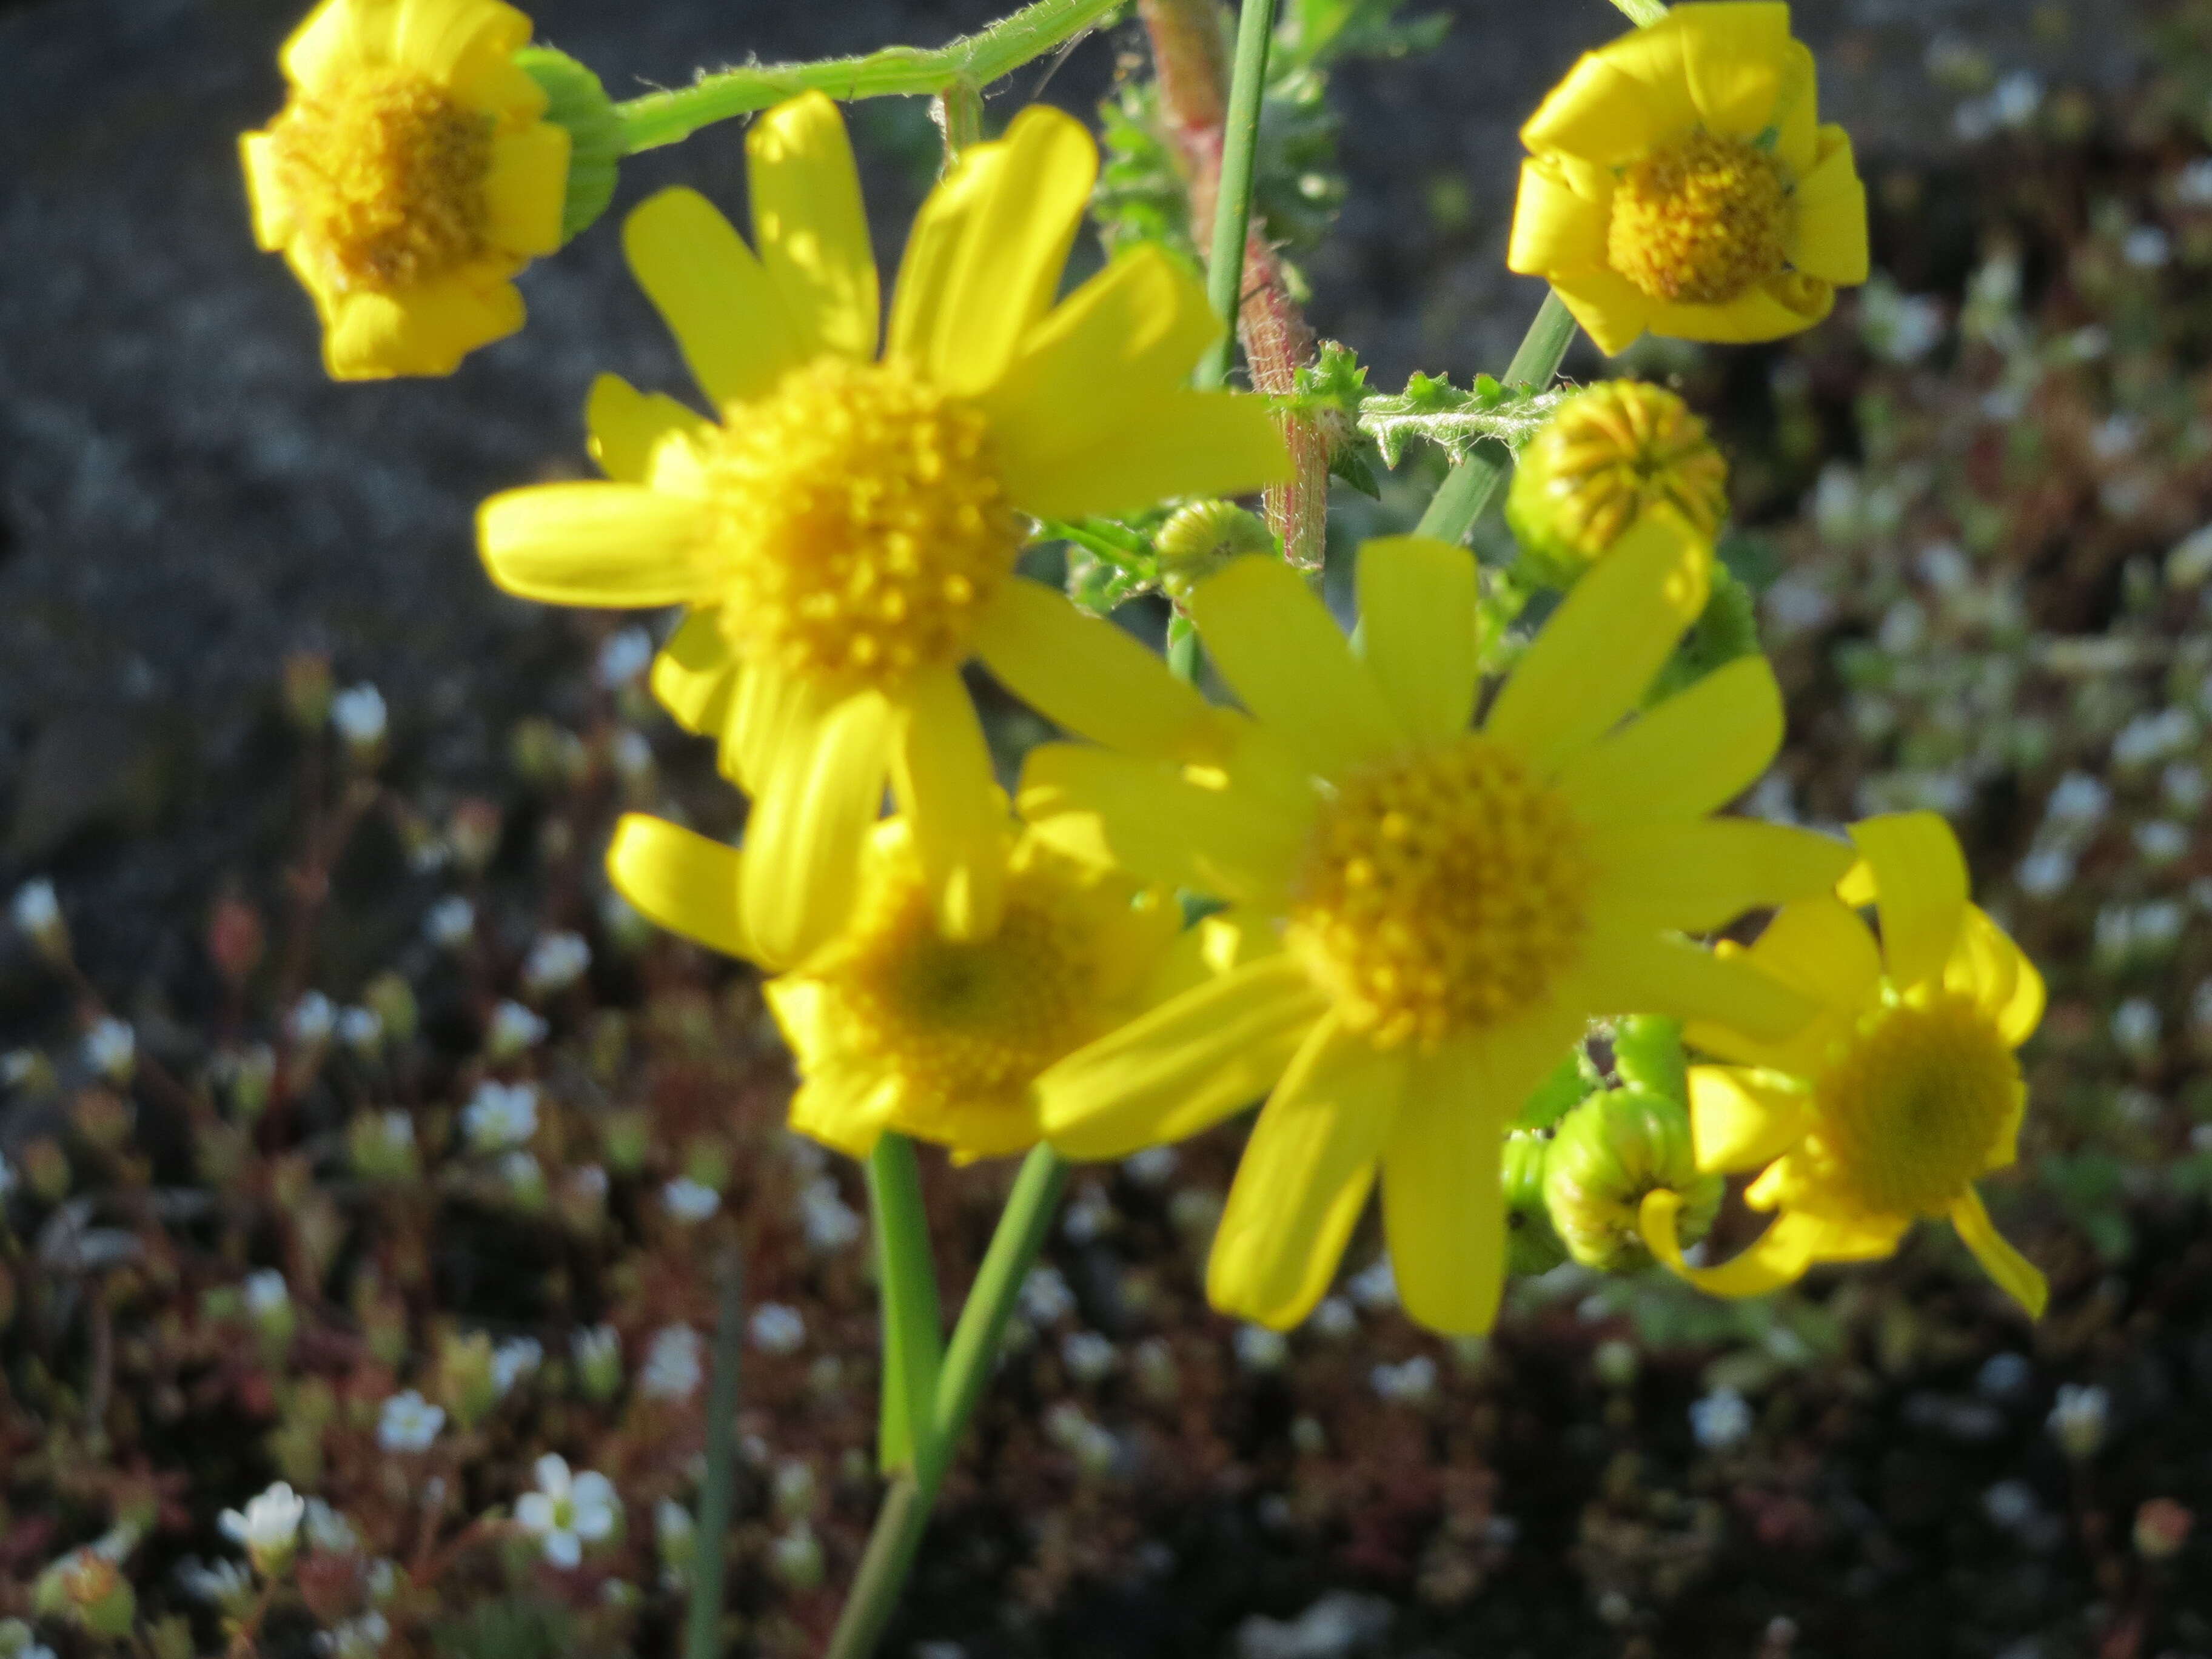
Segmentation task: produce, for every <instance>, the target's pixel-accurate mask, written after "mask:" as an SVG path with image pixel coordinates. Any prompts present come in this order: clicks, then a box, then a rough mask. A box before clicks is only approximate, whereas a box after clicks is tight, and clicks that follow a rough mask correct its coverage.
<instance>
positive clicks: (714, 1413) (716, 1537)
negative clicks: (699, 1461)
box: [684, 1245, 745, 1659]
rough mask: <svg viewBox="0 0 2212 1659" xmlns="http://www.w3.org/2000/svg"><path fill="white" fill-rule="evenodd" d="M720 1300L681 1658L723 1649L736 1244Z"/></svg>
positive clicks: (734, 1428)
mask: <svg viewBox="0 0 2212 1659" xmlns="http://www.w3.org/2000/svg"><path fill="white" fill-rule="evenodd" d="M714 1276H715V1279H717V1280H718V1281H719V1283H720V1290H721V1305H720V1308H719V1309H718V1310H716V1312H715V1316H714V1372H713V1375H712V1377H711V1378H710V1380H709V1381H708V1385H707V1478H706V1480H705V1482H704V1483H703V1484H702V1486H701V1488H700V1492H699V1527H698V1530H697V1531H696V1533H695V1534H693V1535H694V1536H695V1537H696V1539H697V1543H696V1545H695V1546H694V1547H693V1549H692V1553H691V1607H690V1613H689V1616H688V1617H687V1618H686V1619H685V1620H684V1659H719V1656H720V1653H721V1651H722V1552H723V1547H724V1546H725V1545H726V1543H727V1542H728V1540H729V1535H730V1519H731V1516H732V1515H734V1514H735V1513H736V1510H737V1486H738V1357H739V1354H740V1353H741V1352H742V1350H743V1347H744V1305H745V1289H744V1258H743V1257H742V1256H740V1255H738V1249H737V1247H736V1246H735V1245H732V1246H730V1247H728V1248H727V1249H725V1250H724V1251H723V1252H722V1254H721V1255H720V1258H719V1260H718V1261H716V1264H715V1270H714Z"/></svg>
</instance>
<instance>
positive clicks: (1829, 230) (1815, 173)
mask: <svg viewBox="0 0 2212 1659" xmlns="http://www.w3.org/2000/svg"><path fill="white" fill-rule="evenodd" d="M1820 150H1821V155H1820V163H1819V165H1818V166H1816V167H1814V169H1813V170H1812V172H1810V173H1808V174H1806V176H1805V177H1804V178H1802V179H1799V180H1798V181H1797V191H1796V198H1795V202H1794V210H1795V211H1796V229H1795V232H1794V233H1793V234H1792V235H1791V237H1790V248H1789V253H1790V264H1793V265H1795V266H1796V267H1797V269H1798V270H1802V271H1805V272H1807V273H1808V275H1811V276H1818V277H1820V278H1821V279H1822V280H1823V281H1826V282H1830V283H1836V284H1838V286H1842V287H1848V286H1850V285H1851V284H1853V283H1863V282H1864V281H1866V279H1867V200H1866V186H1865V185H1863V184H1861V183H1860V182H1859V175H1858V170H1857V167H1855V166H1853V164H1852V161H1851V141H1850V135H1848V134H1847V133H1845V132H1844V130H1843V129H1842V128H1841V127H1822V128H1821V129H1820Z"/></svg>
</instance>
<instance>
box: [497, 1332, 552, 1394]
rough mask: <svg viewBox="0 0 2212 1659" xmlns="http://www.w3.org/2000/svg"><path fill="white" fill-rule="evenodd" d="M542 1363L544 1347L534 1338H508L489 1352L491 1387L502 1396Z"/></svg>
mask: <svg viewBox="0 0 2212 1659" xmlns="http://www.w3.org/2000/svg"><path fill="white" fill-rule="evenodd" d="M544 1363H545V1347H544V1344H543V1343H541V1342H539V1341H538V1339H537V1338H536V1337H534V1336H512V1337H509V1338H508V1339H507V1340H506V1341H504V1342H502V1343H501V1344H500V1345H499V1346H497V1347H496V1348H494V1349H493V1350H492V1351H491V1385H492V1387H493V1388H495V1389H497V1390H498V1391H499V1392H500V1394H501V1395H502V1396H504V1395H507V1394H508V1393H510V1392H512V1391H513V1388H514V1385H515V1384H516V1383H520V1381H522V1379H523V1378H524V1377H526V1376H535V1375H536V1374H537V1370H538V1367H539V1366H540V1365H542V1364H544Z"/></svg>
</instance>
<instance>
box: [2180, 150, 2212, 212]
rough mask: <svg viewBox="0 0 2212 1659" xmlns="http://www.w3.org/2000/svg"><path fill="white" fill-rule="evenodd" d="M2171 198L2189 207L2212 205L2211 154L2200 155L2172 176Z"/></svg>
mask: <svg viewBox="0 0 2212 1659" xmlns="http://www.w3.org/2000/svg"><path fill="white" fill-rule="evenodd" d="M2173 199H2174V200H2175V201H2177V202H2180V203H2183V204H2185V205H2187V206H2189V207H2212V155H2200V156H2198V157H2197V159H2196V160H2195V161H2191V163H2190V164H2189V165H2188V166H2187V167H2184V168H2182V170H2181V171H2180V172H2179V173H2176V174H2175V175H2174V177H2173Z"/></svg>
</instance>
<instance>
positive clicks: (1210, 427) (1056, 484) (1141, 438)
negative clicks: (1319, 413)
mask: <svg viewBox="0 0 2212 1659" xmlns="http://www.w3.org/2000/svg"><path fill="white" fill-rule="evenodd" d="M1062 395H1063V396H1065V397H1071V398H1084V397H1086V396H1089V395H1090V392H1089V391H1088V390H1087V389H1085V386H1083V385H1080V384H1079V385H1078V386H1072V387H1069V388H1067V389H1066V390H1065V391H1064V392H1063V393H1062ZM1290 472H1291V460H1290V451H1289V450H1287V449H1286V448H1285V447H1284V446H1283V438H1282V434H1281V433H1280V432H1279V431H1278V430H1277V429H1276V425H1275V417H1274V416H1273V415H1271V414H1269V413H1268V412H1267V404H1266V403H1265V402H1264V401H1263V400H1261V399H1260V398H1253V397H1249V396H1246V395H1245V394H1243V393H1241V392H1185V391H1176V390H1170V391H1156V392H1152V394H1151V395H1150V396H1148V397H1147V398H1145V399H1144V403H1143V408H1142V410H1141V413H1140V414H1139V416H1137V417H1135V418H1133V420H1131V421H1129V422H1127V423H1125V424H1122V425H1120V426H1117V427H1115V429H1114V430H1113V431H1112V432H1110V433H1109V434H1106V435H1103V436H1102V437H1100V439H1099V440H1098V442H1097V447H1096V448H1094V449H1092V450H1091V451H1090V452H1088V453H1084V452H1081V451H1077V452H1071V453H1065V454H1062V455H1060V456H1058V457H1055V458H1053V459H1045V458H1043V457H1040V456H1036V455H1030V456H1025V457H1023V458H1021V459H1020V460H1019V461H1018V465H1017V467H1016V468H1014V469H1012V470H1009V471H1008V472H1007V474H1006V491H1007V495H1008V498H1009V499H1010V500H1011V501H1012V502H1013V503H1014V505H1015V506H1017V507H1020V508H1021V509H1022V511H1024V513H1032V514H1034V515H1035V516H1036V517H1038V518H1041V519H1079V518H1082V517H1084V516H1085V515H1087V514H1090V513H1133V512H1135V511H1137V510H1138V509H1139V508H1140V507H1150V506H1151V505H1152V504H1153V503H1154V502H1156V501H1164V500H1165V499H1167V498H1168V497H1170V496H1173V495H1244V494H1246V493H1248V492H1249V491H1252V490H1255V489H1260V488H1261V486H1262V485H1264V484H1271V483H1280V482H1281V481H1282V480H1283V479H1285V478H1287V477H1289V476H1290Z"/></svg>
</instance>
